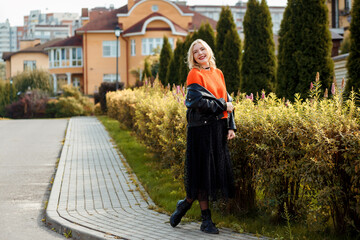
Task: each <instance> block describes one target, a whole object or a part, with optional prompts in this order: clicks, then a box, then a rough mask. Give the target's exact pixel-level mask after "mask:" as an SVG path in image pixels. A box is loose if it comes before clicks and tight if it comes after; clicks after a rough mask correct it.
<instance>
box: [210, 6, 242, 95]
mask: <svg viewBox="0 0 360 240" xmlns="http://www.w3.org/2000/svg"><path fill="white" fill-rule="evenodd" d="M216 31H217V35H216V45H215V47H216V51H215V57H216V65H217V67H218V68H219V69H221V70H222V71H223V74H224V77H225V82H226V87H227V91H228V92H229V93H231V92H235V93H236V92H237V91H238V90H239V88H240V64H241V40H240V37H239V34H238V33H237V31H236V26H235V23H234V19H233V16H232V13H231V10H230V8H229V7H228V6H227V7H223V8H222V9H221V13H220V18H219V21H218V23H217V25H216Z"/></svg>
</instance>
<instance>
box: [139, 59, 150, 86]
mask: <svg viewBox="0 0 360 240" xmlns="http://www.w3.org/2000/svg"><path fill="white" fill-rule="evenodd" d="M151 77H152V75H151V69H150V63H149V60H148V58H145V61H144V71H143V74H142V76H141V80H142V81H144V80H150V78H151Z"/></svg>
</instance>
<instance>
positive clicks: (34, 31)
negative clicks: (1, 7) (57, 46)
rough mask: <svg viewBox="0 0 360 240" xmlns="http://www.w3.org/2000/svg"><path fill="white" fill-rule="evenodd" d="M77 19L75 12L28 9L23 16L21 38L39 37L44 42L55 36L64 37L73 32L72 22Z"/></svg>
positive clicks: (77, 15)
mask: <svg viewBox="0 0 360 240" xmlns="http://www.w3.org/2000/svg"><path fill="white" fill-rule="evenodd" d="M78 19H79V14H77V13H41V11H40V10H33V11H30V15H28V16H24V36H23V39H27V40H28V39H40V41H41V43H45V42H47V41H49V40H52V39H55V38H66V37H69V36H71V35H72V33H73V32H74V29H73V26H74V22H75V21H76V20H78Z"/></svg>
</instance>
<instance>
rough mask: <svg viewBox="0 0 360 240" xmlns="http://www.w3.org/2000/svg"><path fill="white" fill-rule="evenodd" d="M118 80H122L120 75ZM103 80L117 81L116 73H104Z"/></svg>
mask: <svg viewBox="0 0 360 240" xmlns="http://www.w3.org/2000/svg"><path fill="white" fill-rule="evenodd" d="M118 81H119V82H120V81H121V80H120V75H118ZM103 82H116V74H104V76H103Z"/></svg>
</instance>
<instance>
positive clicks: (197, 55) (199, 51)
mask: <svg viewBox="0 0 360 240" xmlns="http://www.w3.org/2000/svg"><path fill="white" fill-rule="evenodd" d="M193 56H194V60H195V61H196V62H197V63H198V64H200V65H201V66H202V67H203V68H205V67H209V58H210V56H209V54H208V51H207V50H206V48H205V47H204V46H203V45H202V44H201V43H196V44H195V45H194V47H193Z"/></svg>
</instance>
